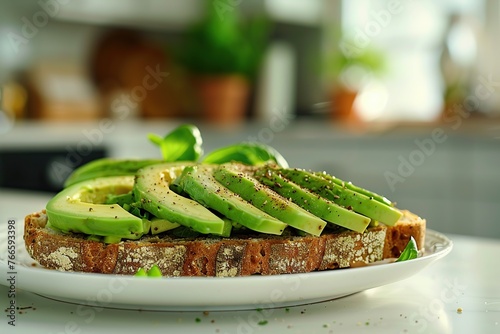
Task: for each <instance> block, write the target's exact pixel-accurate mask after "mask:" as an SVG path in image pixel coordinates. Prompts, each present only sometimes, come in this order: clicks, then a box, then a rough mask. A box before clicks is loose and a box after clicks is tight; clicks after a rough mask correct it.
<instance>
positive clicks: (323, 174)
mask: <svg viewBox="0 0 500 334" xmlns="http://www.w3.org/2000/svg"><path fill="white" fill-rule="evenodd" d="M314 174H315V175H318V176H321V177H323V178H325V179H327V180H329V181H332V182H333V183H335V184H337V185H339V186H341V187H342V188H347V189H350V190H352V191H355V192H357V193H360V194H363V195H365V196H367V197H370V198H373V199H374V200H376V201H377V202H380V203H382V204H385V205H388V206H394V203H392V202H391V201H389V200H388V199H387V198H385V197H384V196H382V195H379V194H377V193H374V192H372V191H369V190H366V189H363V188H361V187H358V186H355V185H354V184H352V183H351V182H346V181H342V180H341V179H338V178H336V177H335V176H333V175H330V174H328V173H326V172H314Z"/></svg>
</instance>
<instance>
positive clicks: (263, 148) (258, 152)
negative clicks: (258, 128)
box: [203, 142, 288, 167]
mask: <svg viewBox="0 0 500 334" xmlns="http://www.w3.org/2000/svg"><path fill="white" fill-rule="evenodd" d="M203 162H204V163H208V164H223V163H226V162H240V163H242V164H245V165H251V166H254V165H260V164H265V163H268V162H274V163H276V164H278V165H279V166H281V167H288V163H287V161H286V160H285V158H284V157H283V156H282V155H281V154H280V153H279V152H278V151H276V150H275V149H274V148H272V147H270V146H268V145H265V144H261V143H250V142H243V143H239V144H234V145H230V146H226V147H222V148H219V149H217V150H215V151H212V152H210V153H209V154H208V155H207V156H206V157H205V158H204V159H203Z"/></svg>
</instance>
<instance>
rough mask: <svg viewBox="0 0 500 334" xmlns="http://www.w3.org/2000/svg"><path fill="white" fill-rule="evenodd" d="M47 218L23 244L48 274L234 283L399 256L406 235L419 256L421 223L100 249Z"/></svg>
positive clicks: (29, 229)
mask: <svg viewBox="0 0 500 334" xmlns="http://www.w3.org/2000/svg"><path fill="white" fill-rule="evenodd" d="M46 223H47V216H46V214H45V211H41V212H37V213H32V214H30V215H28V216H26V218H25V227H24V240H25V246H26V249H27V251H28V253H29V254H30V256H31V257H32V258H33V259H34V260H36V261H37V262H38V263H40V264H41V265H42V266H44V267H46V268H49V269H56V270H61V271H78V272H92V273H103V274H124V275H133V274H135V273H136V272H137V270H138V269H139V268H141V267H142V268H144V269H146V270H148V269H149V268H151V266H153V265H154V264H156V265H158V266H159V268H160V269H161V271H162V273H163V275H164V276H217V277H234V276H248V275H254V274H260V275H277V274H291V273H306V272H311V271H318V270H328V269H337V268H348V267H355V266H361V265H366V264H368V263H373V262H375V261H379V260H383V259H387V258H394V257H398V256H399V255H400V253H401V251H402V250H403V249H404V247H405V246H406V244H407V242H408V240H409V239H410V236H413V237H414V238H415V240H416V241H417V245H418V248H419V249H420V250H422V249H423V246H424V238H425V228H426V222H425V220H424V219H422V218H420V217H418V216H416V215H414V214H412V213H411V212H409V211H403V217H402V219H401V220H400V221H399V222H398V223H397V224H396V225H394V226H392V227H387V226H384V225H380V226H377V227H371V228H369V229H367V230H366V231H365V233H356V232H342V233H334V232H328V231H326V232H324V233H323V234H322V235H321V236H320V237H314V236H303V237H298V236H293V237H283V236H269V235H258V236H238V237H237V238H194V239H181V238H172V237H169V236H162V237H157V236H156V237H152V236H149V237H143V238H141V239H139V240H135V241H124V242H120V243H118V244H104V243H102V242H98V241H92V240H87V239H86V238H85V237H84V236H83V235H79V234H62V233H59V232H56V231H53V230H51V229H49V228H46V226H45V225H46Z"/></svg>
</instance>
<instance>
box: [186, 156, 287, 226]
mask: <svg viewBox="0 0 500 334" xmlns="http://www.w3.org/2000/svg"><path fill="white" fill-rule="evenodd" d="M212 170H213V168H212V167H211V166H209V165H199V166H190V167H186V168H185V169H184V171H183V172H182V174H181V176H180V177H179V180H178V184H179V185H180V186H181V188H182V189H183V190H184V191H185V192H186V193H188V194H189V195H190V196H191V198H193V199H194V200H196V201H198V202H200V203H202V204H204V205H206V206H207V207H209V208H212V209H213V210H216V211H218V212H220V213H221V214H223V215H224V216H226V217H227V218H229V219H231V220H233V221H235V222H238V223H239V224H241V225H243V226H245V227H247V228H249V229H251V230H253V231H256V232H261V233H267V234H274V235H281V234H282V233H283V230H284V229H285V227H287V224H285V223H284V222H282V221H280V220H278V219H276V218H274V217H272V216H270V215H268V214H267V213H265V212H263V211H261V210H259V209H258V208H256V207H255V206H253V205H252V204H250V203H249V202H247V201H245V200H244V199H243V198H241V197H240V196H239V195H237V194H236V193H234V192H232V191H231V190H229V189H227V188H226V187H225V186H223V185H222V184H220V183H219V182H217V180H216V179H215V178H214V177H213V175H212Z"/></svg>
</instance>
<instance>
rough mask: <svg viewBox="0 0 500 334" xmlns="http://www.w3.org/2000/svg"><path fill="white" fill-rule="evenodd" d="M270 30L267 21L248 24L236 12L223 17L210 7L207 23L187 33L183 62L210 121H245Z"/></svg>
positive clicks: (182, 53) (222, 12)
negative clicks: (253, 84) (252, 87)
mask: <svg viewBox="0 0 500 334" xmlns="http://www.w3.org/2000/svg"><path fill="white" fill-rule="evenodd" d="M267 28H268V25H267V21H265V20H263V19H254V20H252V21H249V22H246V23H245V24H244V23H242V22H241V21H240V18H239V15H238V12H237V9H236V8H235V7H231V8H230V9H229V10H228V9H227V8H226V10H224V11H221V10H220V8H218V7H217V6H216V3H214V2H213V1H209V2H208V10H207V15H206V16H205V18H204V19H203V20H202V21H201V22H199V23H198V24H196V25H194V26H193V27H192V28H191V29H189V30H188V32H187V34H186V40H185V44H184V47H183V49H182V52H181V62H182V64H183V65H184V66H185V68H186V69H187V70H188V71H189V73H190V75H191V76H192V78H193V85H194V88H195V91H196V93H197V96H198V98H199V102H200V108H201V111H202V115H203V117H204V118H205V119H206V120H207V121H210V122H217V123H235V122H239V121H241V120H242V119H244V118H245V115H246V111H247V106H248V101H249V96H250V89H251V82H252V80H253V79H254V76H255V73H256V71H257V69H258V66H259V64H260V61H261V58H262V54H263V49H264V47H265V40H266V38H265V37H266V35H267V30H268V29H267Z"/></svg>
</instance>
